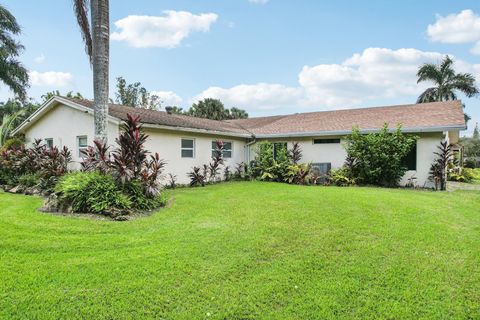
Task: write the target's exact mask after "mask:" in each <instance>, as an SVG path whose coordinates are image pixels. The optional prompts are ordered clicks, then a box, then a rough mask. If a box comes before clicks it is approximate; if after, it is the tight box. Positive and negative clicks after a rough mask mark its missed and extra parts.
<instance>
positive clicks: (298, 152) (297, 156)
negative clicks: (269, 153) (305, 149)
mask: <svg viewBox="0 0 480 320" xmlns="http://www.w3.org/2000/svg"><path fill="white" fill-rule="evenodd" d="M288 156H289V158H290V160H291V161H292V162H293V164H297V163H299V162H300V160H302V156H303V154H302V147H301V146H300V143H299V142H298V141H294V142H292V148H291V149H290V150H288Z"/></svg>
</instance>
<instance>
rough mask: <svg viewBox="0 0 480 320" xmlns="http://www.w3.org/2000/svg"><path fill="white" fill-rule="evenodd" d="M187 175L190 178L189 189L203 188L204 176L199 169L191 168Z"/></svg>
mask: <svg viewBox="0 0 480 320" xmlns="http://www.w3.org/2000/svg"><path fill="white" fill-rule="evenodd" d="M187 175H188V177H189V178H190V187H197V186H202V187H204V186H205V180H206V179H205V175H204V174H202V172H201V168H200V167H193V168H192V171H190V172H189V173H188V174H187Z"/></svg>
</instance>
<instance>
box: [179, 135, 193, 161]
mask: <svg viewBox="0 0 480 320" xmlns="http://www.w3.org/2000/svg"><path fill="white" fill-rule="evenodd" d="M181 149H182V151H181V153H182V158H193V157H194V155H195V140H194V139H182V148H181Z"/></svg>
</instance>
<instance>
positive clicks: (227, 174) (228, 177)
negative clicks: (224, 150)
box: [223, 166, 232, 181]
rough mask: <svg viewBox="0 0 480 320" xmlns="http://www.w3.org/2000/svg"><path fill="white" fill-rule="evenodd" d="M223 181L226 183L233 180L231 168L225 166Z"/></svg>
mask: <svg viewBox="0 0 480 320" xmlns="http://www.w3.org/2000/svg"><path fill="white" fill-rule="evenodd" d="M223 179H224V180H225V181H229V180H231V179H232V173H231V172H230V167H229V166H225V169H223Z"/></svg>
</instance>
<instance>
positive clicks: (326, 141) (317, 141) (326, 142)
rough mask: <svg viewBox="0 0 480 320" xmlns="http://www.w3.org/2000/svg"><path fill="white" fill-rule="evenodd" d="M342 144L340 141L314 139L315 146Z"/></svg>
mask: <svg viewBox="0 0 480 320" xmlns="http://www.w3.org/2000/svg"><path fill="white" fill-rule="evenodd" d="M328 143H340V139H313V144H328Z"/></svg>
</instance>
